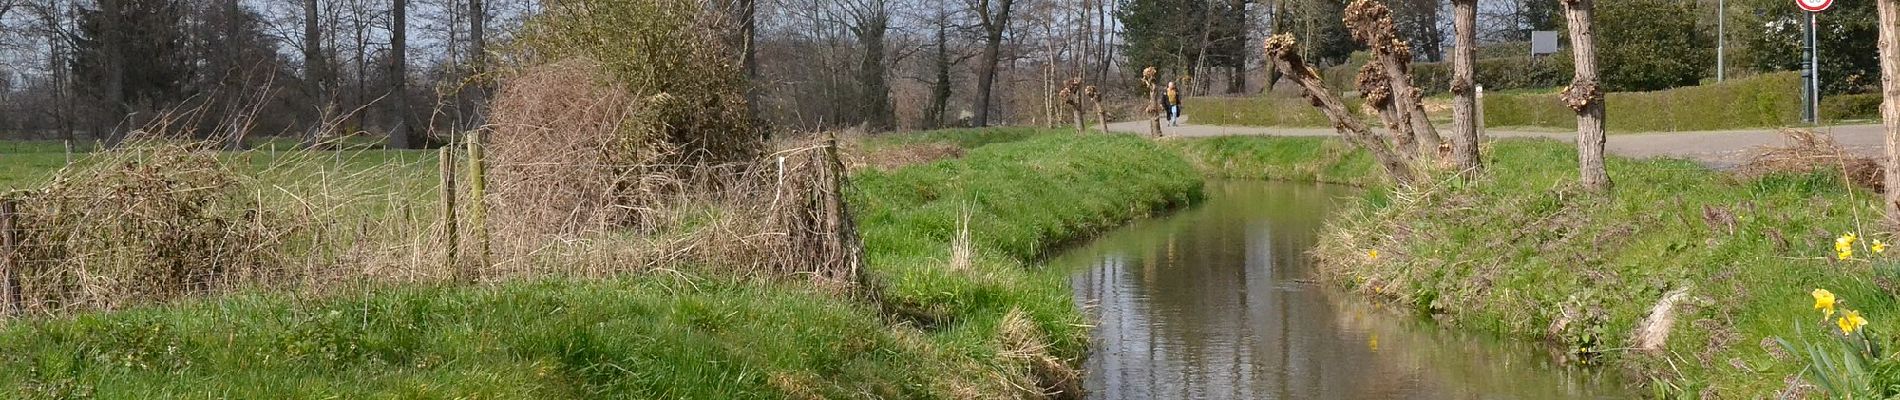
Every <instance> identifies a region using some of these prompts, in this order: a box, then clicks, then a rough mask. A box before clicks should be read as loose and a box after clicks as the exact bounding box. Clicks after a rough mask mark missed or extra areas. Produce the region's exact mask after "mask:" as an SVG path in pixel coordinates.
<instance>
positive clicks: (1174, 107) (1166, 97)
mask: <svg viewBox="0 0 1900 400" xmlns="http://www.w3.org/2000/svg"><path fill="white" fill-rule="evenodd" d="M1161 107H1162V108H1163V109H1165V110H1167V112H1168V126H1181V125H1180V124H1177V123H1175V119H1177V118H1181V90H1180V89H1176V88H1175V87H1174V82H1168V90H1167V91H1166V92H1163V93H1162V95H1161Z"/></svg>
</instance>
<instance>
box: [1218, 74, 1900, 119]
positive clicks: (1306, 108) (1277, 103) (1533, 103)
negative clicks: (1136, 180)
mask: <svg viewBox="0 0 1900 400" xmlns="http://www.w3.org/2000/svg"><path fill="white" fill-rule="evenodd" d="M1798 87H1799V77H1798V76H1796V75H1795V74H1794V73H1774V74H1763V75H1757V76H1752V77H1748V78H1743V79H1733V80H1729V81H1727V82H1723V83H1717V84H1711V85H1706V86H1693V87H1682V88H1675V89H1669V90H1661V91H1654V92H1627V93H1625V92H1618V93H1610V94H1609V95H1608V97H1609V99H1608V101H1607V102H1606V103H1604V104H1605V105H1606V107H1608V109H1607V110H1605V112H1606V115H1607V116H1608V117H1607V118H1608V124H1609V126H1608V128H1607V129H1609V131H1610V132H1611V133H1641V132H1678V131H1701V130H1724V129H1743V128H1775V127H1784V126H1794V125H1801V124H1802V122H1801V115H1800V103H1801V99H1800V91H1799V90H1797V88H1798ZM1558 97H1559V94H1558V93H1556V90H1519V91H1508V92H1488V94H1486V95H1485V99H1484V120H1485V125H1486V126H1490V127H1492V128H1494V129H1506V130H1508V129H1514V128H1516V129H1526V128H1528V129H1560V130H1574V129H1576V127H1577V114H1576V113H1575V112H1574V111H1571V110H1570V109H1569V108H1568V107H1565V106H1564V105H1563V102H1562V101H1559V100H1558ZM1349 100H1350V101H1351V102H1349V103H1348V104H1347V106H1348V108H1349V109H1353V110H1357V109H1359V107H1358V105H1357V104H1358V103H1357V98H1356V97H1351V98H1349ZM1860 100H1864V99H1862V98H1858V97H1855V98H1845V99H1843V100H1840V101H1837V102H1834V103H1830V105H1835V104H1838V107H1837V108H1841V109H1842V110H1841V111H1840V112H1839V113H1838V115H1835V114H1830V115H1829V117H1830V119H1852V118H1857V117H1864V115H1865V114H1866V112H1865V110H1867V109H1868V107H1865V104H1867V102H1865V101H1860ZM1425 101H1426V103H1427V105H1428V107H1427V108H1428V111H1429V114H1430V116H1431V117H1432V119H1434V120H1449V119H1450V118H1451V109H1450V107H1448V106H1440V107H1432V106H1431V105H1432V104H1446V103H1447V102H1449V101H1450V100H1449V98H1448V97H1446V96H1434V97H1430V98H1427V99H1426V100H1425ZM1874 104H1877V102H1875V103H1874ZM1185 108H1186V110H1185V111H1184V112H1185V113H1187V114H1189V115H1191V116H1192V119H1191V120H1192V121H1193V122H1194V123H1197V124H1208V125H1244V126H1280V127H1311V128H1323V127H1329V126H1332V123H1331V122H1330V121H1327V120H1326V118H1325V116H1324V115H1322V114H1320V113H1319V111H1318V110H1317V109H1314V108H1313V107H1312V105H1311V104H1308V103H1307V101H1305V100H1303V99H1299V98H1295V97H1284V96H1274V95H1270V96H1263V97H1249V98H1222V97H1204V98H1189V99H1188V101H1187V104H1186V107H1185ZM1875 108H1877V107H1875ZM1363 117H1364V118H1362V119H1364V120H1366V121H1367V122H1368V123H1375V124H1376V121H1377V118H1374V117H1373V116H1363Z"/></svg>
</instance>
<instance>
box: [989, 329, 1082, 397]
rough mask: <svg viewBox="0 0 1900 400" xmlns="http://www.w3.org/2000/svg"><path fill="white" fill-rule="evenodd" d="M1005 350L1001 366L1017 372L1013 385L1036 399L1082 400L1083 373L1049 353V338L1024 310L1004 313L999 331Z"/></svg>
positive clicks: (1001, 357)
mask: <svg viewBox="0 0 1900 400" xmlns="http://www.w3.org/2000/svg"><path fill="white" fill-rule="evenodd" d="M996 334H997V336H998V338H997V340H998V341H999V342H1000V343H999V344H1001V345H1002V348H1003V351H1002V352H999V353H997V356H998V357H999V358H1000V360H999V361H1000V363H1001V364H1003V365H1006V366H1009V368H1010V369H1013V370H1017V372H1016V375H1017V377H1013V378H1014V379H1017V380H1020V382H1011V385H1013V386H1015V387H1016V388H1018V390H1020V391H1022V393H1021V394H1022V395H1023V396H1024V397H1026V398H1032V399H1080V398H1082V394H1083V393H1082V373H1081V371H1077V370H1076V369H1075V368H1073V367H1070V366H1069V365H1068V364H1067V363H1064V362H1063V361H1062V359H1061V358H1058V357H1056V356H1054V355H1051V354H1049V339H1048V338H1047V335H1045V334H1043V331H1042V328H1040V327H1038V326H1037V325H1036V322H1035V320H1032V319H1030V318H1029V315H1028V314H1027V313H1024V312H1023V311H1022V310H1020V309H1010V310H1009V312H1007V313H1004V314H1003V320H1002V322H999V325H998V326H997V329H996Z"/></svg>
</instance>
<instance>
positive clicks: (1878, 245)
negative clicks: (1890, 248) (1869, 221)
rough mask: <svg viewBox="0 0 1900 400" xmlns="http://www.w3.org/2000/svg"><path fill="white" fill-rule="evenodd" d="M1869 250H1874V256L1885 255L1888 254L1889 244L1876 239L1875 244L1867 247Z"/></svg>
mask: <svg viewBox="0 0 1900 400" xmlns="http://www.w3.org/2000/svg"><path fill="white" fill-rule="evenodd" d="M1867 249H1868V250H1873V251H1874V254H1883V253H1886V252H1887V243H1886V242H1882V241H1880V239H1874V244H1873V245H1872V246H1867Z"/></svg>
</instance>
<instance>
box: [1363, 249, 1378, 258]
mask: <svg viewBox="0 0 1900 400" xmlns="http://www.w3.org/2000/svg"><path fill="white" fill-rule="evenodd" d="M1366 259H1367V260H1372V261H1379V249H1372V250H1366Z"/></svg>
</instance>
